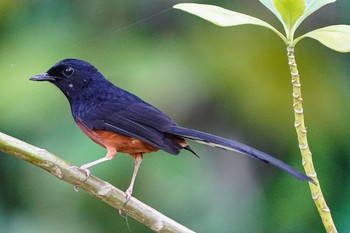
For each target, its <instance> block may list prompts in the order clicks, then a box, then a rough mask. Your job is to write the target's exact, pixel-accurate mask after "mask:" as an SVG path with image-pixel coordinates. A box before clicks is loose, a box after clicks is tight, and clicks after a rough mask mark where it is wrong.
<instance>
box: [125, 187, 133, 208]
mask: <svg viewBox="0 0 350 233" xmlns="http://www.w3.org/2000/svg"><path fill="white" fill-rule="evenodd" d="M131 194H132V189H131V188H128V189H127V190H126V191H125V195H126V197H125V198H126V201H125V204H126V203H127V202H128V201H129V200H130V197H131Z"/></svg>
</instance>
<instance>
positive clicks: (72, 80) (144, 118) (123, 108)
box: [30, 59, 316, 201]
mask: <svg viewBox="0 0 350 233" xmlns="http://www.w3.org/2000/svg"><path fill="white" fill-rule="evenodd" d="M30 80H33V81H49V82H51V83H53V84H54V85H56V86H57V87H58V88H59V89H60V90H61V91H62V92H63V94H64V95H65V96H66V97H67V99H68V101H69V103H70V107H71V111H72V114H73V118H74V120H75V122H76V123H77V125H78V126H79V128H80V129H81V130H82V131H83V132H84V133H85V134H86V135H87V136H88V137H89V138H91V139H92V140H93V141H94V142H96V143H97V144H99V145H101V146H103V147H105V148H106V149H107V154H106V156H105V157H103V158H101V159H98V160H96V161H93V162H90V163H87V164H85V165H83V166H81V169H83V170H84V171H85V172H86V174H87V176H89V174H90V171H89V168H90V167H92V166H94V165H96V164H99V163H101V162H104V161H108V160H110V159H112V158H114V157H115V156H116V155H117V152H124V153H127V154H129V155H130V156H132V157H133V158H134V159H135V167H134V173H133V175H132V179H131V183H130V186H129V188H128V189H127V190H126V192H125V193H126V200H127V201H128V200H129V198H130V197H131V194H132V191H133V185H134V182H135V178H136V175H137V171H138V169H139V166H140V164H141V161H142V159H143V154H145V153H150V152H154V151H157V150H164V151H166V152H168V153H170V154H173V155H177V154H179V153H180V150H181V149H186V150H189V151H191V152H192V153H193V154H195V155H196V153H195V152H194V151H193V150H192V149H191V148H190V146H189V145H188V144H187V142H186V140H191V141H195V142H199V143H203V144H206V145H209V146H213V147H218V148H221V149H225V150H229V151H236V152H239V153H242V154H244V155H247V156H249V157H252V158H255V159H258V160H261V161H263V162H266V163H271V164H273V165H275V166H277V167H279V168H280V169H282V170H284V171H286V172H287V173H289V174H290V175H292V176H294V177H295V178H297V179H299V180H301V181H304V180H306V181H310V182H312V183H314V184H316V183H315V181H313V180H312V179H311V178H310V177H308V176H306V175H305V174H303V173H300V172H299V171H297V170H295V169H294V168H292V167H291V166H289V165H287V164H285V163H284V162H282V161H280V160H278V159H276V158H274V157H272V156H270V155H268V154H266V153H264V152H261V151H259V150H256V149H254V148H252V147H249V146H247V145H244V144H242V143H239V142H236V141H233V140H230V139H226V138H222V137H219V136H215V135H212V134H209V133H204V132H201V131H197V130H193V129H187V128H184V127H180V126H178V125H177V124H176V123H175V122H174V121H173V120H171V119H170V118H169V117H168V116H167V115H165V114H164V113H163V112H161V111H160V110H159V109H157V108H155V107H153V106H152V105H150V104H148V103H146V102H144V101H143V100H141V99H140V98H138V97H137V96H135V95H133V94H131V93H129V92H127V91H125V90H123V89H121V88H119V87H117V86H115V85H113V84H112V83H111V82H109V81H108V80H107V79H106V78H105V77H104V76H103V75H102V74H101V73H100V72H99V71H98V70H97V69H96V68H95V67H94V66H93V65H91V64H90V63H88V62H86V61H82V60H78V59H65V60H62V61H60V62H58V63H56V64H55V65H54V66H53V67H51V68H50V69H49V70H48V71H47V72H46V73H45V74H41V75H36V76H33V77H31V78H30ZM196 156H197V155H196Z"/></svg>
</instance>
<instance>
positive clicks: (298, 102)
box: [287, 45, 338, 233]
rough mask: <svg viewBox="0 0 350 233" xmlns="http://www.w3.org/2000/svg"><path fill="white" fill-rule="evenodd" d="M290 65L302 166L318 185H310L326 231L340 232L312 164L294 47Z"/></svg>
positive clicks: (331, 232) (289, 50) (290, 54)
mask: <svg viewBox="0 0 350 233" xmlns="http://www.w3.org/2000/svg"><path fill="white" fill-rule="evenodd" d="M287 56H288V65H289V68H290V74H291V77H292V86H293V111H294V117H295V122H294V127H295V130H296V133H297V136H298V143H299V149H300V152H301V156H302V164H303V167H304V170H305V172H306V174H307V175H308V176H310V177H311V178H312V179H314V180H315V181H316V182H317V183H318V185H314V184H312V183H309V186H310V190H311V196H312V199H313V200H314V202H315V204H316V207H317V210H318V212H319V214H320V216H321V219H322V222H323V225H324V227H325V228H326V231H327V232H329V233H336V232H338V231H337V229H336V227H335V225H334V222H333V219H332V215H331V211H330V209H329V208H328V206H327V203H326V200H325V198H324V196H323V194H322V190H321V184H320V182H319V180H318V179H317V174H316V171H315V168H314V165H313V162H312V153H311V150H310V147H309V144H308V140H307V128H306V126H305V121H304V110H303V99H302V96H301V83H300V76H299V71H298V67H297V63H296V61H295V56H294V46H293V45H288V47H287Z"/></svg>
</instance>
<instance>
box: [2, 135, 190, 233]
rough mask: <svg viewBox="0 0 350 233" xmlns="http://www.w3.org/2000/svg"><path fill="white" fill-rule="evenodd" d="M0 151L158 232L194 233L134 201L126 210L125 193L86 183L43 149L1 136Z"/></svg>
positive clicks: (100, 183) (97, 181)
mask: <svg viewBox="0 0 350 233" xmlns="http://www.w3.org/2000/svg"><path fill="white" fill-rule="evenodd" d="M0 151H3V152H5V153H7V154H10V155H13V156H15V157H17V158H19V159H22V160H25V161H27V162H29V163H31V164H33V165H35V166H37V167H40V168H42V169H44V170H46V171H48V172H49V173H51V174H52V175H54V176H56V177H57V178H59V179H60V180H63V181H66V182H68V183H70V184H72V185H74V186H76V187H78V188H79V189H82V190H84V191H86V192H87V193H89V194H91V195H93V196H95V197H97V198H99V199H101V200H102V201H103V202H105V203H107V204H108V205H110V206H112V207H114V208H116V209H118V210H121V211H123V212H124V213H125V214H127V215H128V216H130V217H132V218H134V219H135V220H137V221H139V222H140V223H142V224H144V225H146V226H147V227H149V228H150V229H152V230H154V231H156V232H186V233H187V232H188V233H193V231H191V230H190V229H188V228H186V227H184V226H182V225H181V224H179V223H177V222H175V221H174V220H172V219H170V218H168V217H166V216H165V215H163V214H161V213H160V212H158V211H156V210H155V209H153V208H151V207H149V206H147V205H146V204H144V203H142V202H140V201H138V200H137V199H135V198H133V197H131V199H130V200H129V201H128V203H127V204H126V205H125V206H124V202H125V193H124V192H123V191H121V190H119V189H117V188H116V187H114V186H112V185H111V184H109V183H107V182H105V181H103V180H100V179H98V178H97V177H95V176H92V175H91V176H90V177H89V178H88V179H87V180H86V175H85V173H84V172H83V171H81V170H80V169H78V168H77V167H74V166H72V165H71V164H70V163H68V162H67V161H64V160H62V159H61V158H59V157H57V156H55V155H54V154H52V153H50V152H48V151H46V150H44V149H40V148H38V147H35V146H33V145H30V144H28V143H25V142H23V141H21V140H18V139H16V138H13V137H11V136H8V135H6V134H4V133H1V132H0Z"/></svg>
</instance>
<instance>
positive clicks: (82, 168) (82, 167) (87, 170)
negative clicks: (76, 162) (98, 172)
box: [80, 165, 91, 181]
mask: <svg viewBox="0 0 350 233" xmlns="http://www.w3.org/2000/svg"><path fill="white" fill-rule="evenodd" d="M80 170H83V171H84V172H85V175H86V180H87V179H88V178H89V176H90V174H91V171H90V170H89V169H88V168H87V167H85V166H84V165H83V166H81V167H80ZM86 180H85V181H86Z"/></svg>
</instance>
